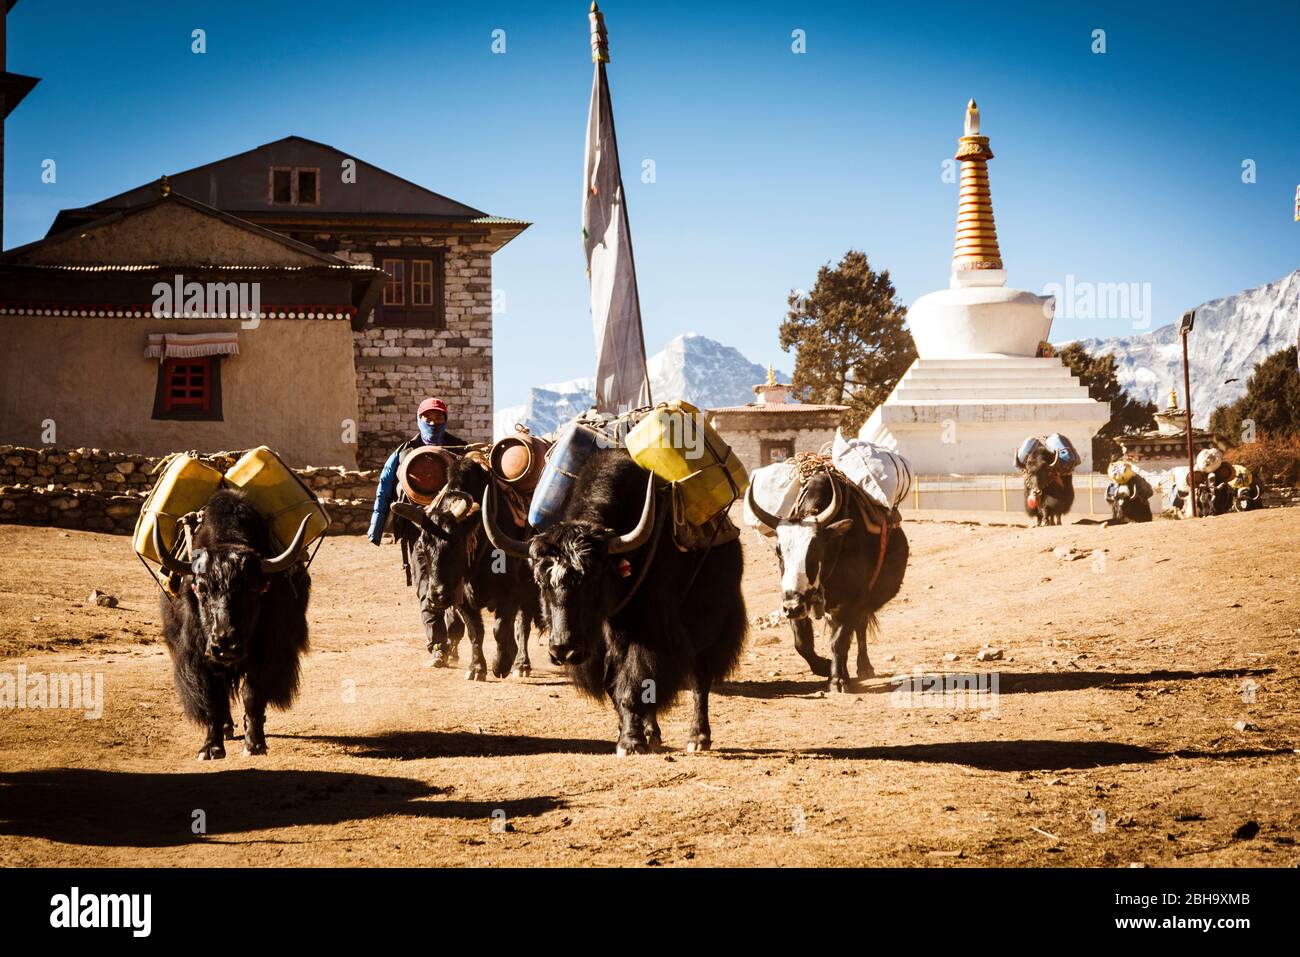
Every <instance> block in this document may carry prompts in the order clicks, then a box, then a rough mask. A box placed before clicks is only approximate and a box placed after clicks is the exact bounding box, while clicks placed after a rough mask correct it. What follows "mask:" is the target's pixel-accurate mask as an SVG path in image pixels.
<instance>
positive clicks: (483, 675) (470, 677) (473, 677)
mask: <svg viewBox="0 0 1300 957" xmlns="http://www.w3.org/2000/svg"><path fill="white" fill-rule="evenodd" d="M465 680H466V681H487V670H486V669H479V668H469V669H467V670H466V671H465Z"/></svg>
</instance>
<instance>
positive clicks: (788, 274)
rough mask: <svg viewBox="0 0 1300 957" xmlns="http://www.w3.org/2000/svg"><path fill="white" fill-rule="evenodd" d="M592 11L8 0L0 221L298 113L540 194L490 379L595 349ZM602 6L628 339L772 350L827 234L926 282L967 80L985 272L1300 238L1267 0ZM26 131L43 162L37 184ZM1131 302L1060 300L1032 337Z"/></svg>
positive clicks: (1184, 291) (1276, 272) (1294, 102)
mask: <svg viewBox="0 0 1300 957" xmlns="http://www.w3.org/2000/svg"><path fill="white" fill-rule="evenodd" d="M1134 8H1140V9H1134ZM586 9H587V5H586V4H585V3H583V2H581V0H579V2H566V3H553V2H545V0H536V2H532V3H455V4H451V3H432V2H400V0H390V2H389V3H386V4H382V5H379V4H377V5H365V4H358V3H356V2H355V0H348V2H334V0H317V2H314V3H312V4H301V3H281V2H263V3H250V2H228V3H217V2H184V0H174V2H162V0H157V2H131V0H125V2H115V3H112V4H105V3H102V2H94V3H92V2H81V0H23V2H21V3H19V4H18V6H17V7H15V9H14V12H13V13H12V14H11V15H10V17H9V69H10V70H13V71H15V72H20V73H28V74H33V75H35V76H39V77H41V78H42V82H41V84H40V85H39V86H38V87H37V88H36V90H35V91H34V92H33V93H32V95H31V96H30V97H29V98H28V99H27V100H26V101H25V102H24V103H23V104H22V106H21V107H19V109H18V110H16V111H15V112H14V113H13V114H12V115H11V117H10V120H9V124H8V127H7V131H6V158H5V200H6V210H5V224H4V245H5V247H6V248H7V247H11V246H15V245H18V244H21V243H24V242H28V241H30V240H33V239H36V238H39V237H40V236H41V235H43V234H44V232H45V230H46V229H47V228H48V227H49V224H50V222H51V220H52V218H53V217H54V215H55V213H56V212H57V210H58V209H60V208H63V207H70V206H78V205H82V204H85V203H89V202H93V201H94V200H97V199H101V198H103V197H106V196H109V195H112V194H114V193H117V192H119V191H121V190H123V189H127V188H129V187H132V186H136V185H138V184H140V183H142V182H146V181H148V180H150V179H154V178H156V177H157V176H158V175H160V174H162V173H165V172H176V171H179V170H182V169H187V168H189V167H191V166H196V165H198V164H201V163H204V162H208V161H211V160H213V159H217V158H220V157H222V156H226V155H229V154H232V153H236V152H239V151H241V150H244V149H248V148H250V147H253V146H256V145H258V144H260V143H263V142H267V141H269V140H273V139H277V138H279V137H281V136H285V135H288V134H294V133H296V134H299V135H302V136H306V137H309V138H311V139H316V140H321V141H324V142H326V143H330V144H333V145H335V146H337V147H339V148H340V149H343V150H346V151H348V152H351V153H353V154H355V155H357V156H359V157H362V158H364V159H366V160H367V161H369V162H372V163H375V164H377V165H379V166H381V167H384V168H386V169H389V170H391V171H393V172H395V173H398V174H400V175H402V176H405V177H407V178H409V179H412V180H414V181H416V182H418V183H421V184H423V185H425V186H428V187H429V188H431V189H434V190H436V191H438V192H441V193H445V194H447V195H449V196H452V197H454V198H456V199H459V200H462V201H464V202H466V203H469V204H470V205H473V206H476V207H478V208H480V209H483V210H486V211H487V212H489V213H494V214H498V215H506V216H513V217H518V218H522V219H528V220H531V221H532V222H534V223H535V225H534V226H533V227H532V228H530V229H529V230H528V231H527V232H525V233H524V234H523V235H522V236H521V237H520V238H518V239H516V240H515V241H514V242H513V243H511V244H510V245H509V246H507V247H506V249H505V250H503V251H502V252H501V253H499V254H498V255H497V256H496V258H495V261H494V284H495V286H496V287H497V288H498V289H499V290H501V291H502V292H503V293H504V297H505V312H504V314H501V315H499V316H498V317H497V324H496V342H495V356H496V360H495V363H496V401H497V403H498V405H505V404H510V403H513V402H518V401H521V400H522V398H523V397H524V396H525V395H526V390H527V387H528V386H529V385H532V384H537V383H541V382H546V381H554V380H559V379H566V378H570V377H573V376H577V375H589V374H591V372H592V371H593V366H594V358H593V350H594V347H593V342H592V333H591V328H590V313H589V308H588V302H587V287H586V277H585V273H584V263H583V260H582V245H581V225H580V213H581V176H582V148H583V134H584V128H585V123H586V113H587V104H588V98H589V96H590V89H591V73H592V67H591V61H590V47H589V41H588V27H587V17H586ZM602 9H603V10H604V11H605V13H606V17H607V22H608V27H609V33H610V45H611V52H612V63H611V65H610V68H609V69H610V82H611V86H612V90H613V97H614V109H615V115H616V118H617V122H618V131H619V137H620V140H619V143H620V150H621V153H622V160H623V172H624V178H625V181H626V186H627V192H628V206H629V212H630V216H631V223H632V235H633V239H634V243H635V247H636V256H637V267H638V272H639V278H640V286H641V301H642V311H643V318H644V323H645V337H646V344H647V347H648V348H649V349H650V350H651V351H652V352H653V351H656V350H658V349H659V348H661V347H662V345H663V344H664V343H665V342H667V340H668V339H670V338H672V337H673V336H674V335H676V334H678V333H681V332H700V333H703V334H705V335H708V336H711V337H713V338H716V339H719V340H721V341H723V342H726V343H728V344H731V345H734V346H736V347H737V348H739V349H741V351H743V352H744V353H745V354H746V355H748V356H749V357H750V358H751V359H753V360H755V361H757V362H762V363H767V362H768V361H773V362H775V363H776V364H777V365H778V366H779V367H782V368H786V369H790V368H792V367H793V364H794V362H793V357H792V356H789V355H785V354H783V353H781V351H780V348H779V346H778V344H777V327H778V325H779V323H780V321H781V318H782V316H783V313H784V309H785V299H786V295H787V293H788V292H789V290H790V289H792V288H807V287H808V286H809V285H810V284H811V283H812V281H813V278H814V276H815V273H816V270H817V268H818V266H820V265H821V264H822V263H825V262H827V261H833V260H837V259H838V258H839V257H840V256H841V255H842V254H843V253H844V252H845V251H846V250H847V249H850V248H858V249H862V250H863V251H865V252H866V253H867V255H868V256H869V257H870V258H871V260H872V262H873V263H874V264H875V265H876V266H877V267H878V268H888V269H889V270H890V272H891V274H892V276H893V278H894V281H895V284H896V285H897V287H898V289H899V292H900V295H901V297H902V299H903V300H904V302H907V303H910V302H911V301H913V300H914V299H916V298H917V297H918V296H920V295H922V294H924V293H926V292H929V291H932V290H934V289H938V288H941V287H943V286H946V285H947V281H948V271H949V257H950V255H951V246H952V236H953V224H954V220H955V216H956V202H957V187H956V185H955V184H953V183H947V182H944V181H943V178H942V176H941V172H942V163H943V161H944V160H945V159H946V158H948V157H951V156H952V152H953V150H954V148H955V146H956V139H957V137H958V136H959V135H960V133H961V121H962V115H963V110H964V107H965V103H966V100H967V98H969V97H972V96H973V97H975V98H976V99H977V100H978V101H979V103H980V107H981V112H982V114H983V126H984V129H983V132H984V133H986V134H987V135H989V136H990V137H991V140H992V146H993V150H994V152H995V153H996V154H997V158H996V159H994V160H993V161H992V162H991V164H990V178H991V183H992V191H993V201H994V208H995V211H996V214H997V221H998V227H999V237H1000V240H1001V244H1002V252H1003V257H1004V259H1005V261H1006V266H1007V270H1008V282H1009V284H1010V285H1012V286H1015V287H1017V288H1021V289H1029V290H1033V291H1042V290H1043V289H1044V287H1045V286H1046V285H1047V284H1049V283H1062V284H1063V283H1064V282H1065V281H1066V277H1067V276H1068V275H1073V276H1074V277H1075V282H1076V283H1077V282H1096V283H1101V282H1110V283H1113V282H1126V283H1142V284H1145V283H1149V284H1150V286H1149V288H1150V293H1151V305H1152V309H1151V313H1152V315H1151V318H1152V320H1153V321H1152V325H1153V326H1157V325H1160V324H1163V323H1165V322H1168V321H1172V320H1173V319H1175V318H1176V317H1177V315H1178V314H1179V313H1180V312H1181V311H1182V310H1183V309H1186V308H1188V307H1191V306H1194V305H1196V304H1197V303H1200V302H1202V301H1204V300H1207V299H1211V298H1215V297H1218V296H1223V295H1229V294H1231V293H1233V292H1236V291H1239V290H1241V289H1244V288H1247V287H1250V286H1254V285H1259V284H1261V283H1265V282H1269V281H1272V280H1275V279H1278V278H1280V277H1281V276H1283V275H1285V274H1286V273H1288V272H1290V271H1292V270H1294V269H1296V268H1297V267H1300V223H1295V222H1294V221H1293V215H1292V209H1293V201H1294V195H1295V189H1296V185H1297V183H1300V122H1298V120H1300V116H1298V115H1297V114H1300V67H1297V61H1296V56H1297V54H1296V50H1297V49H1298V48H1300V3H1297V2H1295V0H1288V2H1262V3H1256V4H1251V5H1249V7H1242V6H1240V5H1230V4H1223V3H1178V4H1172V3H1168V4H1166V3H1142V4H1133V3H1131V2H1129V3H1106V2H1095V3H1093V2H1090V3H1062V2H1048V3H1028V2H1025V3H997V2H990V3H986V4H983V5H979V6H973V5H971V4H969V3H947V2H931V3H924V4H921V3H874V4H869V5H868V4H862V3H858V4H835V3H762V2H750V3H744V4H739V3H736V4H732V3H725V2H715V3H705V4H701V3H673V2H656V3H653V4H647V3H639V4H633V3H630V2H627V0H609V2H608V3H606V4H604V5H603V6H602ZM975 9H979V10H980V14H979V15H978V16H973V15H971V11H973V10H975ZM196 27H201V28H203V29H204V30H206V31H207V44H208V50H207V53H206V54H203V55H195V54H193V53H191V52H190V31H191V30H193V29H194V28H196ZM496 29H503V30H505V31H506V34H505V36H506V52H505V53H504V54H494V53H493V52H492V50H491V44H492V31H493V30H496ZM796 29H800V30H803V31H805V35H806V52H805V53H803V54H796V53H794V52H792V49H791V43H792V41H791V32H792V31H793V30H796ZM1096 29H1102V30H1105V32H1106V33H1105V41H1106V52H1105V53H1104V54H1097V53H1093V52H1092V46H1093V36H1092V34H1093V31H1094V30H1096ZM46 158H53V159H55V160H56V161H57V164H58V181H57V183H54V184H43V183H42V182H41V178H40V174H41V162H42V160H44V159H46ZM645 159H652V160H653V161H654V163H655V173H656V181H655V182H654V183H643V182H642V181H641V175H640V173H641V168H642V162H643V160H645ZM1245 160H1253V161H1254V164H1255V173H1256V181H1255V182H1254V183H1252V184H1246V183H1243V182H1242V163H1243V161H1245ZM1132 326H1133V321H1132V319H1131V317H1124V318H1106V319H1067V318H1058V320H1057V322H1056V324H1055V326H1054V328H1053V331H1052V337H1053V339H1056V340H1061V339H1067V338H1074V337H1077V336H1082V335H1125V334H1130V333H1132V332H1133V331H1134V330H1133V328H1132Z"/></svg>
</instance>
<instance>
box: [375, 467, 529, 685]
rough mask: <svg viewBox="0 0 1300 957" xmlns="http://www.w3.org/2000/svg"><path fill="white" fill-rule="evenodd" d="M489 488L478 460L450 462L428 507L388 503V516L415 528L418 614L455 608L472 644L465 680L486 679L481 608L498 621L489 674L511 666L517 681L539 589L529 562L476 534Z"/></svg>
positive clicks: (523, 671)
mask: <svg viewBox="0 0 1300 957" xmlns="http://www.w3.org/2000/svg"><path fill="white" fill-rule="evenodd" d="M492 488H493V486H492V479H491V475H490V473H489V471H488V469H487V468H486V467H485V466H484V465H483V463H482V462H480V461H479V460H478V458H477V457H476V456H473V455H466V456H463V457H459V458H456V459H454V460H453V461H452V464H451V466H450V467H449V469H448V472H447V485H446V487H445V488H444V490H443V492H442V493H441V497H440V498H439V499H438V500H437V501H436V502H435V504H434V505H431V506H429V507H428V508H422V507H420V506H419V505H416V504H414V503H413V502H394V503H393V505H392V510H393V513H394V514H395V515H397V516H399V517H400V518H402V519H405V520H406V522H408V523H410V526H411V527H412V528H414V529H416V530H417V532H416V534H415V536H414V538H412V539H411V542H410V545H409V548H410V551H411V557H412V560H413V562H414V563H415V566H416V571H417V576H416V578H417V581H418V582H419V583H420V588H419V592H420V610H421V614H422V615H423V616H424V617H425V618H426V619H427V618H429V617H431V616H434V615H442V614H444V613H445V612H447V611H448V610H451V609H455V611H456V613H457V614H458V615H459V617H460V620H461V621H463V622H464V624H465V628H466V631H468V633H469V639H470V645H471V647H472V655H471V659H470V664H469V668H468V669H467V670H466V672H465V677H466V678H467V679H472V680H476V681H483V680H486V678H487V661H486V659H485V658H484V657H483V612H484V611H485V610H487V611H490V612H492V613H493V615H494V616H495V618H496V624H495V625H494V626H493V630H492V636H493V638H494V639H495V641H496V646H497V653H496V658H495V659H494V661H493V664H492V674H494V675H495V676H496V677H498V678H504V677H506V676H507V675H509V674H510V673H511V668H512V666H516V664H517V666H516V667H515V669H514V670H515V673H516V674H517V675H519V676H520V677H527V676H528V675H530V674H531V673H532V662H531V661H529V658H528V636H529V632H530V630H531V628H532V627H533V626H534V625H537V624H539V622H540V618H541V611H540V606H539V598H538V594H537V585H536V584H535V583H534V582H533V576H532V572H531V570H530V569H529V567H528V562H527V561H525V560H523V559H520V558H515V557H511V556H509V555H507V554H504V553H502V552H499V551H496V550H494V549H493V548H492V547H491V544H490V543H489V542H488V541H487V539H486V538H485V537H484V536H483V535H482V534H480V532H481V524H480V518H481V507H482V503H483V496H484V495H485V494H488V492H489V490H491V489H492ZM498 520H499V521H501V522H503V523H504V524H505V526H506V527H507V528H509V529H510V532H511V534H513V535H518V536H522V535H523V534H524V529H523V527H522V526H520V525H519V524H518V523H517V522H516V521H515V520H514V519H513V518H511V517H510V516H509V515H508V514H507V515H505V516H502V517H501V518H500V519H498ZM516 657H517V658H518V661H517V663H516Z"/></svg>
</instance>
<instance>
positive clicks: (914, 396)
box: [893, 381, 1088, 402]
mask: <svg viewBox="0 0 1300 957" xmlns="http://www.w3.org/2000/svg"><path fill="white" fill-rule="evenodd" d="M948 396H953V397H956V398H961V399H971V400H976V399H978V400H979V401H982V402H1001V401H1003V400H1011V399H1024V398H1028V397H1037V398H1042V399H1047V400H1050V401H1055V400H1057V399H1086V398H1088V389H1087V387H1086V386H1082V385H1070V384H1068V383H1067V384H1064V385H1060V386H1034V385H1024V384H1023V383H1013V384H1001V385H999V384H995V383H992V382H974V381H972V382H970V383H968V384H964V385H955V384H954V385H947V384H945V385H943V386H913V385H900V386H899V387H898V388H896V389H895V390H894V396H893V398H894V401H895V402H914V401H920V400H924V399H943V398H946V397H948Z"/></svg>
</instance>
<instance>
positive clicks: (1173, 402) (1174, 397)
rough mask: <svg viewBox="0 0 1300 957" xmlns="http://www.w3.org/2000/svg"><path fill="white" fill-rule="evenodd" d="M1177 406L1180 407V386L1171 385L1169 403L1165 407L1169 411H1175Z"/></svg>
mask: <svg viewBox="0 0 1300 957" xmlns="http://www.w3.org/2000/svg"><path fill="white" fill-rule="evenodd" d="M1177 408H1178V387H1177V386H1170V387H1169V404H1168V405H1166V406H1165V409H1166V410H1167V411H1169V412H1173V411H1174V410H1175V409H1177Z"/></svg>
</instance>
